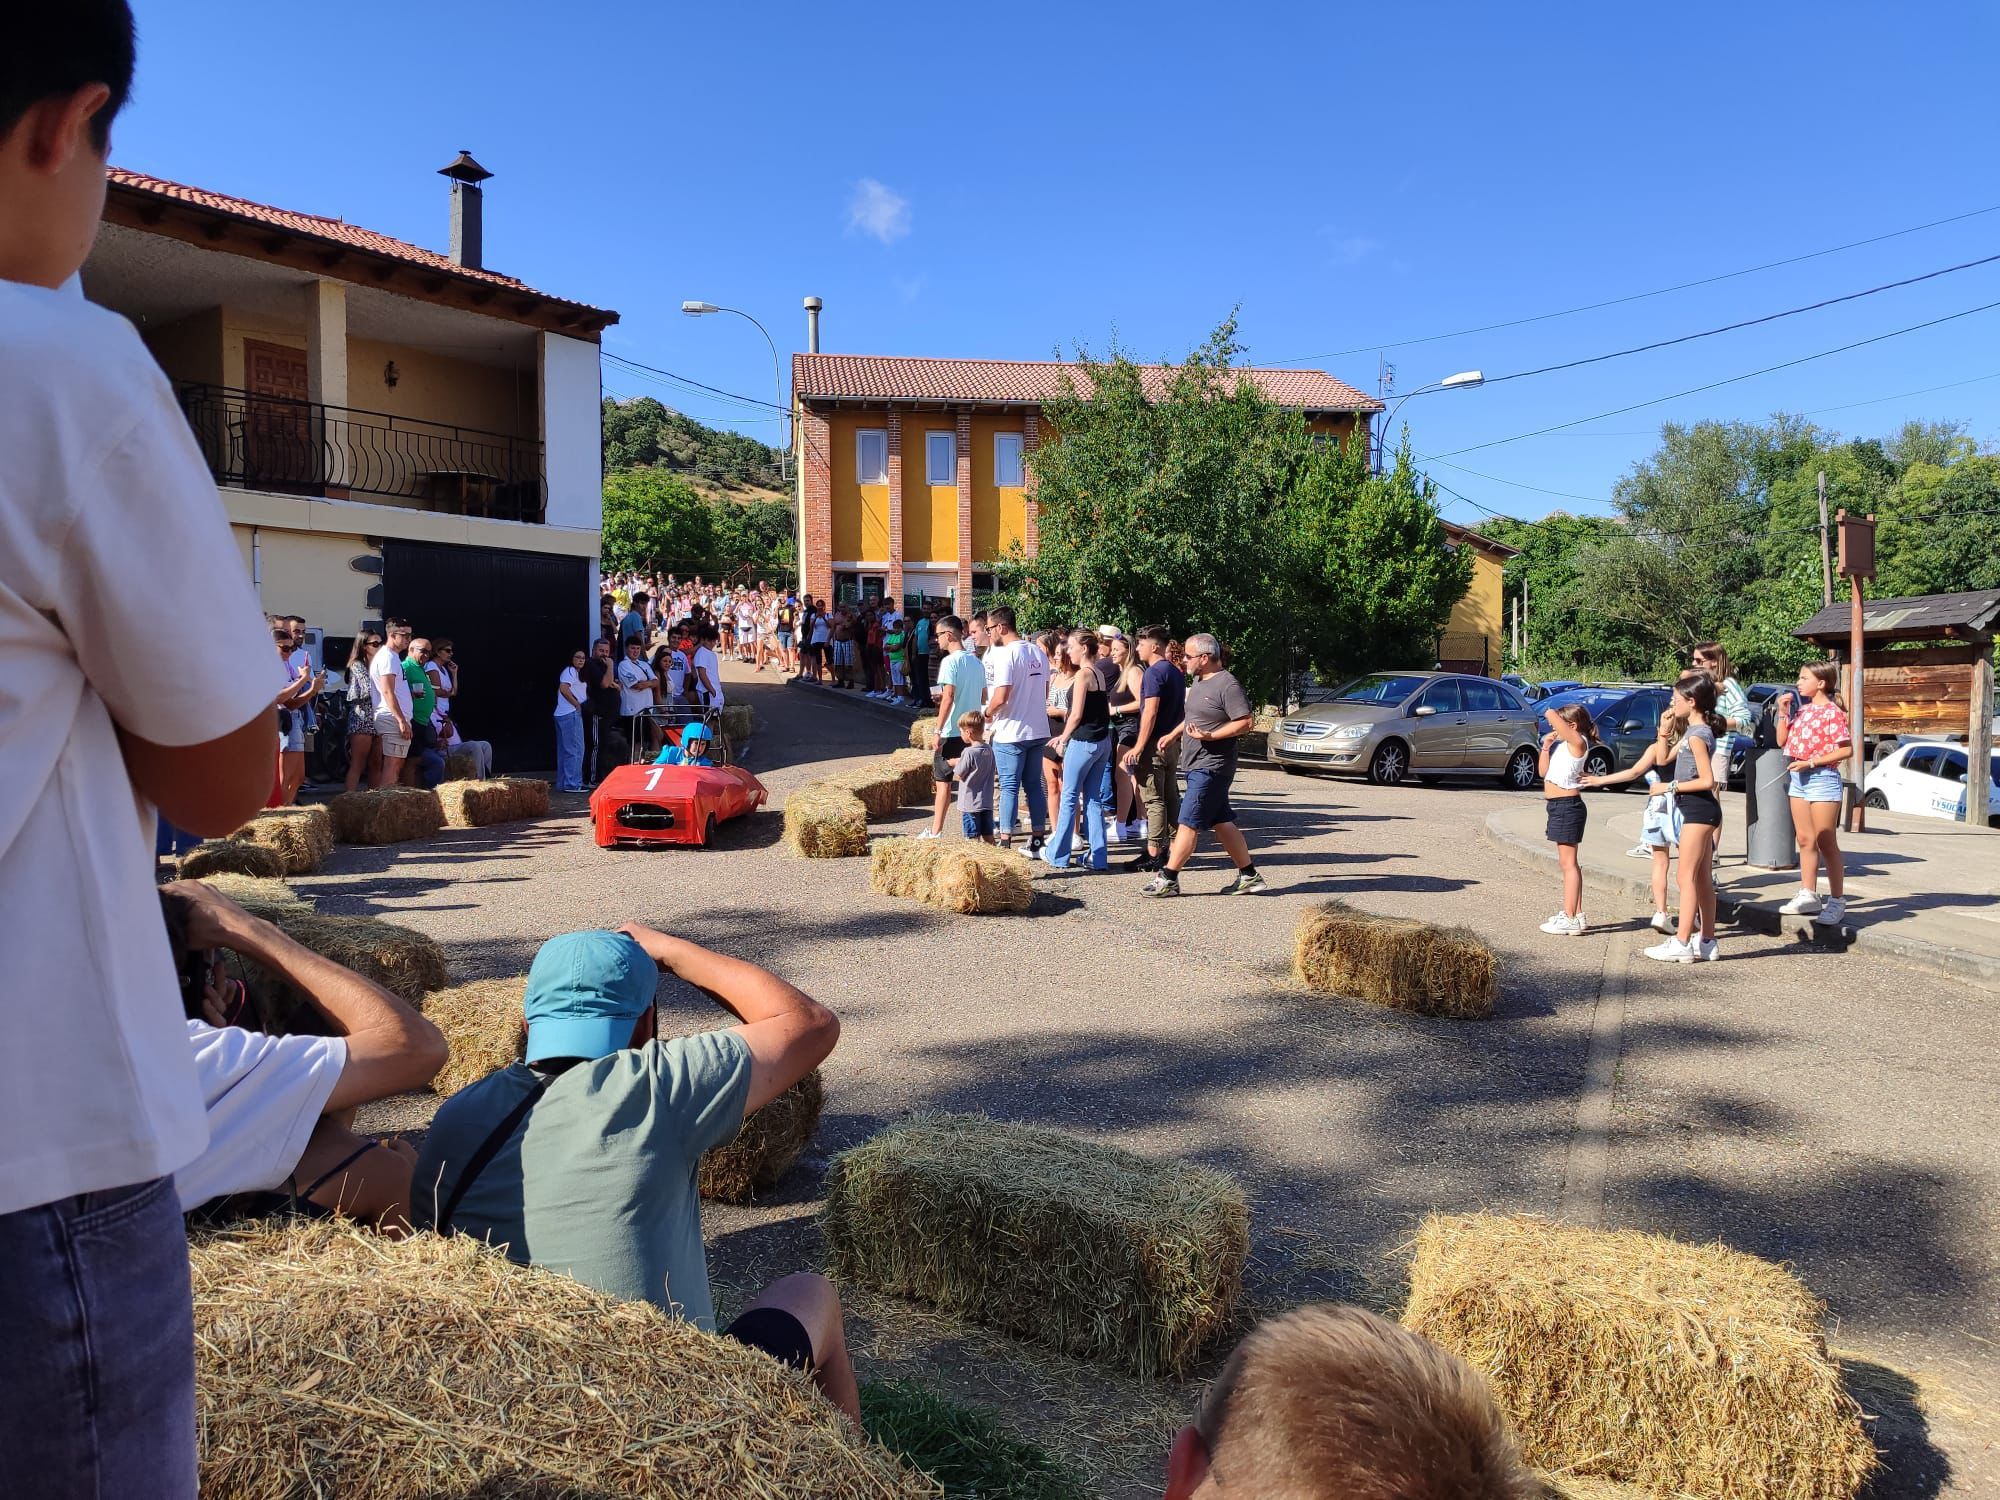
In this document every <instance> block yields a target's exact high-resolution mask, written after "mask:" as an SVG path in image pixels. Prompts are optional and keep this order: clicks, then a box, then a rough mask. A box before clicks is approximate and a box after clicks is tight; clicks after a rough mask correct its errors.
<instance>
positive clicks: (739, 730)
mask: <svg viewBox="0 0 2000 1500" xmlns="http://www.w3.org/2000/svg"><path fill="white" fill-rule="evenodd" d="M756 728H757V716H756V715H755V714H753V713H751V711H750V705H749V704H747V703H725V704H723V705H722V733H723V735H724V736H725V737H726V738H727V739H728V741H729V743H730V744H732V745H740V744H742V743H743V742H744V741H746V740H748V739H749V738H750V736H751V735H752V734H753V733H755V731H756Z"/></svg>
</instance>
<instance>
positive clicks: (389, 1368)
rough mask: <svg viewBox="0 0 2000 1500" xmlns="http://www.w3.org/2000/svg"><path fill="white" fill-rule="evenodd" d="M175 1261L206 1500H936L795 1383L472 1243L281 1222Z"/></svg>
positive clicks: (731, 1350)
mask: <svg viewBox="0 0 2000 1500" xmlns="http://www.w3.org/2000/svg"><path fill="white" fill-rule="evenodd" d="M189 1248H190V1254H189V1259H190V1261H191V1263H192V1269H193V1282H194V1308H195V1344H196V1348H197V1350H198V1354H197V1362H198V1369H197V1371H196V1381H195V1387H196V1392H197V1401H198V1408H199V1409H198V1412H197V1423H198V1430H199V1432H200V1436H201V1492H202V1494H203V1495H204V1496H216V1497H222V1496H227V1497H229V1500H292V1497H294V1496H299V1495H308V1494H310V1495H323V1496H329V1497H338V1500H408V1497H410V1496H416V1495H431V1496H446V1495H451V1496H473V1495H480V1496H487V1497H492V1500H500V1497H513V1500H531V1497H548V1500H553V1497H556V1496H571V1497H581V1496H593V1497H614V1496H648V1497H650V1496H660V1495H673V1496H676V1497H680V1500H740V1497H743V1496H749V1495H761V1496H777V1495H784V1496H801V1497H812V1500H904V1497H916V1496H935V1495H937V1494H938V1493H939V1490H938V1488H937V1486H936V1485H935V1483H934V1482H933V1481H931V1480H930V1479H929V1478H928V1477H927V1476H924V1475H921V1474H919V1473H917V1472H915V1471H914V1470H911V1469H909V1468H906V1467H905V1466H904V1465H903V1464H902V1463H901V1462H900V1461H899V1460H898V1459H896V1458H895V1457H894V1456H892V1455H891V1454H890V1453H889V1452H888V1451H887V1450H886V1449H883V1448H881V1447H879V1446H877V1445H875V1444H872V1443H868V1442H866V1441H865V1440H864V1439H862V1438H860V1437H858V1436H856V1435H855V1433H854V1430H853V1428H852V1427H851V1426H849V1424H848V1422H847V1420H846V1418H845V1417H843V1416H842V1415H841V1414H840V1413H839V1411H837V1410H836V1409H835V1408H834V1407H833V1405H832V1404H831V1403H829V1402H828V1401H826V1400H825V1399H824V1398H823V1397H822V1396H820V1394H819V1393H818V1392H817V1391H816V1390H815V1389H814V1387H813V1385H812V1383H811V1381H810V1380H809V1379H808V1378H807V1377H806V1376H805V1375H804V1374H802V1373H800V1372H798V1371H796V1370H792V1369H789V1368H788V1367H786V1366H784V1365H781V1364H779V1363H778V1362H777V1361H776V1360H774V1359H772V1358H770V1357H769V1356H768V1355H766V1354H763V1353H761V1352H760V1351H758V1350H754V1349H751V1348H749V1347H747V1346H746V1345H743V1344H739V1343H736V1342H735V1341H734V1340H731V1339H724V1338H721V1337H718V1336H717V1335H715V1334H712V1333H704V1332H702V1331H701V1330H699V1329H697V1328H695V1327H694V1326H693V1325H692V1324H689V1323H684V1322H681V1321H680V1320H678V1319H674V1318H669V1317H667V1316H666V1315H665V1314H664V1313H662V1312H661V1311H660V1310H659V1309H658V1308H656V1307H654V1306H653V1305H652V1304H650V1303H646V1302H619V1301H616V1300H614V1299H612V1298H610V1297H606V1296H604V1295H603V1294H602V1293H600V1292H597V1291H594V1290H592V1289H591V1288H589V1287H586V1286H584V1285H583V1284H582V1283H581V1282H577V1281H572V1280H571V1279H570V1278H568V1277H566V1276H560V1275H557V1274H555V1273H553V1272H549V1271H541V1270H533V1269H529V1268H526V1267H522V1266H516V1265H514V1264H512V1263H511V1262H509V1261H507V1260H506V1259H505V1258H504V1257H502V1256H501V1255H500V1254H499V1253H498V1252H497V1251H494V1250H491V1249H489V1248H487V1247H486V1246H484V1245H482V1244H480V1243H479V1242H478V1241H476V1240H474V1239H472V1238H471V1237H469V1236H465V1235H458V1236H453V1237H449V1238H442V1239H441V1238H439V1237H438V1236H436V1235H433V1234H420V1235H415V1236H412V1237H411V1238H409V1239H406V1240H401V1241H397V1240H390V1239H386V1238H384V1237H382V1236H380V1235H376V1234H368V1233H365V1232H362V1231H360V1230H358V1229H355V1228H354V1227H352V1226H350V1225H344V1224H338V1223H328V1222H324V1221H319V1222H297V1221H293V1222H289V1223H285V1224H282V1225H277V1226H271V1227H264V1228H260V1229H250V1230H242V1231H236V1232H231V1233H223V1234H214V1235H202V1236H198V1237H197V1238H196V1239H195V1240H194V1242H193V1243H192V1244H191V1246H190V1247H189Z"/></svg>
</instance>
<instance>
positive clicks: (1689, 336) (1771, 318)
mask: <svg viewBox="0 0 2000 1500" xmlns="http://www.w3.org/2000/svg"><path fill="white" fill-rule="evenodd" d="M1996 260H2000V255H1987V256H1982V257H1981V258H1980V259H1978V260H1968V261H1964V262H1962V263H1960V264H1959V265H1955V266H1946V267H1944V268H1943V269H1942V270H1938V271H1926V272H1924V274H1923V275H1921V276H1909V277H1905V278H1904V279H1903V280H1901V281H1890V282H1885V283H1883V284H1882V285H1881V286H1871V287H1869V288H1868V289H1867V290H1865V291H1859V292H1849V293H1847V294H1846V295H1845V296H1842V297H1828V298H1825V299H1824V300H1822V301H1819V302H1808V303H1807V304H1806V305H1805V306H1804V307H1793V308H1787V309H1786V310H1785V311H1784V312H1774V313H1766V314H1765V315H1764V316H1763V317H1761V318H1745V319H1744V320H1743V321H1742V322H1740V323H1725V324H1724V325H1723V326H1722V327H1720V328H1710V329H1707V330H1705V331H1703V332H1701V333H1684V334H1681V335H1680V336H1679V337H1678V338H1671V339H1656V340H1655V341H1654V342H1652V343H1650V344H1636V345H1634V346H1633V347H1632V348H1630V349H1615V350H1613V351H1612V352H1611V353H1609V354H1593V355H1590V356H1589V357H1587V358H1585V359H1572V360H1565V361H1564V362H1563V363H1561V364H1557V365H1543V366H1541V367H1540V368H1539V369H1534V370H1516V371H1515V372H1514V373H1513V374H1511V375H1488V376H1487V377H1486V379H1485V381H1484V382H1483V383H1484V384H1486V385H1499V384H1500V383H1501V382H1503V381H1507V380H1526V379H1527V378H1528V377H1529V376H1530V375H1553V374H1554V373H1555V372H1556V371H1558V370H1574V369H1577V368H1579V367H1580V366H1583V365H1597V364H1602V363H1604V361H1605V360H1607V359H1623V358H1625V357H1626V356H1627V355H1629V354H1648V353H1650V352H1652V351H1653V350H1655V349H1670V348H1672V347H1673V346H1674V345H1675V344H1687V343H1692V342H1693V341H1694V340H1696V339H1711V338H1714V337H1715V336H1716V335H1717V334H1718V333H1734V332H1736V331H1737V330H1738V329H1739V328H1755V327H1757V326H1758V325H1759V324H1762V323H1775V322H1777V321H1778V320H1779V319H1780V318H1795V317H1797V316H1798V315H1799V314H1800V313H1809V312H1817V311H1819V310H1820V309H1821V308H1823V307H1837V306H1838V305H1839V304H1841V303H1843V302H1854V301H1857V300H1859V299H1860V298H1862V297H1873V296H1874V295H1876V293H1878V292H1892V291H1895V290H1896V289H1897V288H1898V287H1905V286H1915V285H1916V284H1917V283H1918V282H1920V281H1935V280H1936V279H1937V278H1938V277H1940V276H1949V275H1951V274H1952V273H1954V272H1956V271H1969V270H1971V269H1972V268H1973V267H1975V266H1990V265H1992V264H1993V262H1995V261H1996Z"/></svg>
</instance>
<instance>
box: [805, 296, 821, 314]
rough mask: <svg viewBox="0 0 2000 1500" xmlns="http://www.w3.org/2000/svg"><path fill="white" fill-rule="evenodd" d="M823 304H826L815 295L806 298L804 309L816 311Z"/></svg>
mask: <svg viewBox="0 0 2000 1500" xmlns="http://www.w3.org/2000/svg"><path fill="white" fill-rule="evenodd" d="M824 306H826V304H825V303H824V302H822V301H820V300H819V298H817V297H808V298H806V301H805V309H806V311H807V312H818V311H819V310H820V309H821V308H822V307H824Z"/></svg>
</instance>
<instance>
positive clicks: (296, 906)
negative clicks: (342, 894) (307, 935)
mask: <svg viewBox="0 0 2000 1500" xmlns="http://www.w3.org/2000/svg"><path fill="white" fill-rule="evenodd" d="M200 880H201V883H202V884H203V885H205V886H207V887H209V889H211V890H214V891H219V892H220V893H221V894H223V895H225V896H227V897H228V898H229V899H230V900H231V901H234V902H235V903H236V904H237V905H238V906H240V907H242V908H243V909H244V910H245V911H247V912H249V913H250V915H251V916H253V917H262V918H263V919H264V920H265V921H267V922H275V921H276V920H277V919H278V917H279V916H280V915H283V916H297V915H302V914H303V913H306V912H309V911H311V910H312V909H313V904H312V902H311V900H309V899H308V898H307V897H304V896H301V895H300V894H299V893H298V892H297V891H295V890H293V889H292V888H291V887H290V886H289V885H287V884H285V882H284V881H282V880H266V879H263V878H261V877H258V876H255V875H236V874H231V873H228V872H225V871H217V872H216V873H215V874H212V875H203V876H201V877H200Z"/></svg>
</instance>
